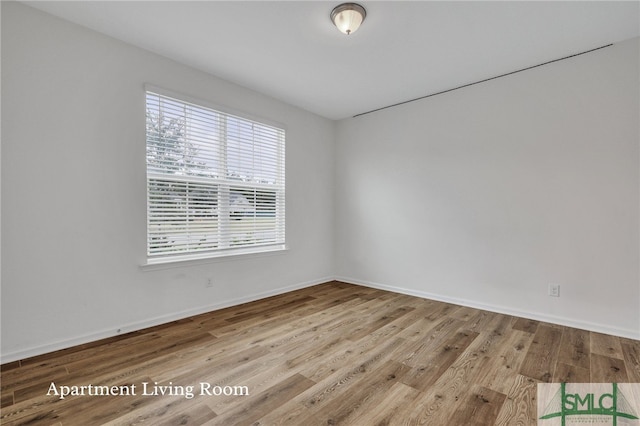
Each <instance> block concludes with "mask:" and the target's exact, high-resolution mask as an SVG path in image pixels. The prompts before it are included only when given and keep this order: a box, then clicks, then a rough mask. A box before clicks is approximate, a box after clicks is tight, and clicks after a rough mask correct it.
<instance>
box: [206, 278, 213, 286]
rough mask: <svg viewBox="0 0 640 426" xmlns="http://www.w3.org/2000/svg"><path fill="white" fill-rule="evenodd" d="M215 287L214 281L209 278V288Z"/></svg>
mask: <svg viewBox="0 0 640 426" xmlns="http://www.w3.org/2000/svg"><path fill="white" fill-rule="evenodd" d="M211 287H213V280H212V279H211V278H207V288H211Z"/></svg>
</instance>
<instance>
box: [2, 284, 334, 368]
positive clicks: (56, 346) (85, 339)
mask: <svg viewBox="0 0 640 426" xmlns="http://www.w3.org/2000/svg"><path fill="white" fill-rule="evenodd" d="M332 280H333V277H324V278H321V279H317V280H312V281H306V282H302V283H298V284H294V285H290V286H286V287H280V288H277V289H273V290H269V291H265V292H262V293H256V294H252V295H248V296H243V297H239V298H236V299H231V300H226V301H224V302H220V303H216V304H213V305H206V306H200V307H197V308H193V309H187V310H184V311H179V312H173V313H171V314H167V315H161V316H158V317H155V318H151V319H148V320H144V321H137V322H133V323H129V324H125V325H124V326H120V327H119V328H109V329H106V330H101V331H98V332H95V333H88V334H85V335H82V336H78V337H75V338H72V339H65V340H60V341H58V342H54V343H48V344H46V345H40V346H34V347H32V348H29V349H24V350H20V351H15V352H10V353H7V354H2V355H1V356H0V359H1V361H0V363H1V364H6V363H8V362H13V361H18V360H22V359H26V358H31V357H33V356H38V355H43V354H46V353H49V352H54V351H59V350H61V349H67V348H71V347H73V346H77V345H82V344H85V343H91V342H95V341H97V340H100V339H106V338H108V337H113V336H117V335H122V334H125V333H130V332H132V331H138V330H143V329H145V328H149V327H154V326H156V325H161V324H166V323H168V322H172V321H176V320H180V319H184V318H189V317H192V316H195V315H200V314H204V313H207V312H211V311H216V310H218V309H223V308H228V307H230V306H236V305H241V304H243V303H247V302H253V301H255V300H260V299H264V298H267V297H271V296H276V295H278V294H283V293H288V292H290V291H294V290H300V289H303V288H306V287H311V286H314V285H318V284H323V283H326V282H329V281H332Z"/></svg>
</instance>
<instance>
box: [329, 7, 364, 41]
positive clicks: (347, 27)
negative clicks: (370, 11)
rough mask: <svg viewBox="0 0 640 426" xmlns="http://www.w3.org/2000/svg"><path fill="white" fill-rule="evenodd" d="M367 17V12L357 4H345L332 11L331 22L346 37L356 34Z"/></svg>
mask: <svg viewBox="0 0 640 426" xmlns="http://www.w3.org/2000/svg"><path fill="white" fill-rule="evenodd" d="M366 17H367V11H366V10H364V7H362V6H360V5H359V4H356V3H343V4H341V5H340V6H336V7H335V8H334V9H333V10H332V11H331V22H333V24H334V25H335V26H336V27H337V28H338V29H339V30H340V31H341V32H343V33H345V34H346V35H349V34H351V33H354V32H356V30H357V29H358V28H359V27H360V24H362V22H363V21H364V18H366Z"/></svg>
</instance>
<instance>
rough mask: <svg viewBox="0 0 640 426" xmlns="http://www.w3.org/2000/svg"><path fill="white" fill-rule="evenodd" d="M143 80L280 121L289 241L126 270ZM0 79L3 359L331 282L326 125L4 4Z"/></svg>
mask: <svg viewBox="0 0 640 426" xmlns="http://www.w3.org/2000/svg"><path fill="white" fill-rule="evenodd" d="M144 83H151V84H154V85H156V86H160V87H164V88H167V89H170V90H173V91H175V92H179V93H184V94H185V95H188V96H191V97H194V98H200V99H204V100H207V101H209V102H212V103H215V104H218V105H222V106H226V107H229V108H233V109H235V110H240V111H244V112H246V113H249V114H252V115H254V116H257V117H263V118H266V119H268V120H272V121H276V122H280V123H283V124H284V125H285V126H286V128H287V150H286V155H287V169H286V178H287V242H288V245H289V246H290V250H289V251H287V252H284V253H281V254H275V255H269V256H253V257H241V258H235V259H233V260H222V261H217V262H214V263H200V264H196V265H190V266H182V267H178V268H174V269H161V270H151V271H143V270H141V269H140V267H139V266H140V265H141V264H142V263H143V262H144V261H145V250H146V247H145V238H146V228H145V227H146V193H145V185H146V182H145V142H144V132H145V128H144V117H145V115H144V114H145V113H144V88H143V85H144ZM2 88H3V89H4V90H3V92H2V113H3V114H2V151H3V155H2V167H1V171H2V216H1V218H2V362H8V361H11V360H13V359H18V358H22V357H25V356H30V355H34V354H38V353H42V352H46V351H48V350H53V349H59V348H61V347H66V346H70V345H72V344H76V343H80V342H84V341H89V340H94V339H97V338H100V337H106V336H110V335H113V334H115V333H116V330H117V329H119V328H120V329H122V332H125V331H129V330H131V329H136V328H141V327H144V326H148V325H151V324H156V323H161V322H165V321H168V320H171V319H174V318H178V317H183V316H186V315H189V314H192V313H197V312H203V311H208V310H211V309H213V308H215V307H219V306H225V305H229V304H233V303H237V302H238V301H240V300H247V299H251V298H256V297H259V296H264V295H267V294H273V293H277V292H282V291H285V290H288V289H292V288H296V287H300V286H305V285H310V284H314V283H318V282H324V281H326V280H328V279H331V277H332V275H333V265H332V260H333V257H332V248H333V240H332V230H333V216H332V214H331V213H332V212H333V206H332V202H333V166H332V165H333V147H334V139H335V132H334V130H335V126H334V123H333V122H331V121H329V120H326V119H323V118H320V117H318V116H315V115H313V114H311V113H308V112H305V111H302V110H300V109H297V108H294V107H291V106H288V105H286V104H284V103H281V102H278V101H276V100H274V99H271V98H268V97H266V96H263V95H261V94H258V93H255V92H252V91H250V90H247V89H244V88H242V87H238V86H235V85H233V84H231V83H228V82H225V81H223V80H220V79H218V78H215V77H213V76H211V75H207V74H205V73H202V72H199V71H197V70H194V69H191V68H188V67H186V66H183V65H180V64H178V63H176V62H173V61H170V60H168V59H165V58H162V57H160V56H157V55H155V54H152V53H149V52H147V51H144V50H140V49H138V48H135V47H132V46H130V45H126V44H124V43H121V42H119V41H116V40H114V39H110V38H108V37H105V36H102V35H100V34H98V33H95V32H92V31H89V30H87V29H84V28H82V27H79V26H76V25H74V24H70V23H68V22H66V21H62V20H59V19H57V18H54V17H52V16H50V15H46V14H44V13H41V12H39V11H36V10H34V9H32V8H29V7H26V6H24V5H21V4H18V3H14V2H2ZM310 176H311V177H312V178H310ZM209 277H211V278H213V281H214V284H215V286H214V288H213V289H209V288H205V284H206V280H207V278H209Z"/></svg>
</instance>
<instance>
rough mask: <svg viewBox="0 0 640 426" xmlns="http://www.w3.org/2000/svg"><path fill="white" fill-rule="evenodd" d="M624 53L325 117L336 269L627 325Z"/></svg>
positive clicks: (638, 333) (634, 111) (620, 327)
mask: <svg viewBox="0 0 640 426" xmlns="http://www.w3.org/2000/svg"><path fill="white" fill-rule="evenodd" d="M638 52H639V43H638V39H634V40H630V41H626V42H623V43H620V44H616V45H614V46H613V47H609V48H606V49H603V50H600V51H597V52H593V53H590V54H587V55H583V56H579V57H575V58H573V59H569V60H565V61H561V62H557V63H554V64H550V65H547V66H544V67H540V68H536V69H533V70H530V71H526V72H522V73H519V74H515V75H512V76H509V77H505V78H500V79H497V80H493V81H490V82H487V83H483V84H479V85H475V86H472V87H468V88H465V89H462V90H457V91H454V92H450V93H447V94H443V95H439V96H435V97H431V98H428V99H424V100H421V101H418V102H414V103H410V104H406V105H403V106H399V107H395V108H391V109H387V110H384V111H381V112H378V113H373V114H370V115H366V116H362V117H358V118H354V119H347V120H343V121H341V122H340V123H339V125H338V128H337V142H336V190H337V192H336V199H335V206H336V225H337V226H336V231H335V232H336V234H335V235H336V270H337V275H338V276H339V277H341V278H342V279H344V280H346V281H350V282H354V283H364V284H368V285H372V286H377V287H381V288H387V289H394V290H400V291H403V292H407V293H410V294H417V295H422V296H426V297H432V298H436V299H440V300H449V301H454V302H457V303H462V304H467V305H471V306H477V307H485V308H489V309H492V310H496V311H502V312H508V313H514V314H518V315H522V316H525V317H527V316H528V317H532V318H539V319H543V320H549V321H553V322H559V323H563V324H568V325H574V326H578V327H583V328H589V329H592V330H600V331H606V332H610V333H614V334H619V335H625V336H631V337H635V338H640V277H639V266H640V265H639V247H638V245H639V241H640V239H639V220H640V213H639V193H640V185H639V174H638V171H639V169H640V167H639V155H640V153H639V141H640V136H639V115H640V110H639V106H638V103H639V99H640V97H639V91H640V85H639V81H638V80H639V75H640V70H639V69H638ZM425 78H428V74H426V73H425ZM549 283H558V284H560V285H561V297H560V298H551V297H549V296H547V286H548V284H549Z"/></svg>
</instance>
